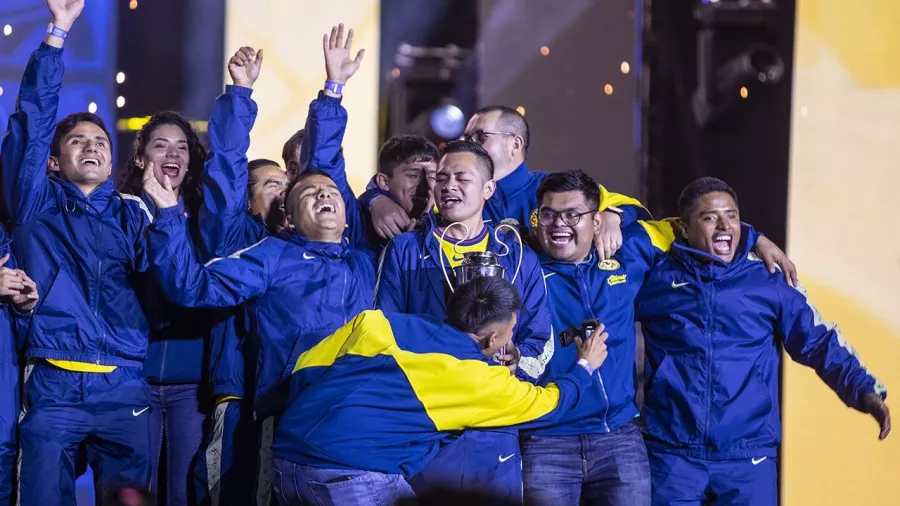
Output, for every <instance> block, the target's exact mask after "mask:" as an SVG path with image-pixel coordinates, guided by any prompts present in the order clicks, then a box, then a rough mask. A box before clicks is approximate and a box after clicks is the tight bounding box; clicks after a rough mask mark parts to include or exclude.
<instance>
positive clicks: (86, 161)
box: [78, 156, 100, 167]
mask: <svg viewBox="0 0 900 506" xmlns="http://www.w3.org/2000/svg"><path fill="white" fill-rule="evenodd" d="M78 163H79V164H81V165H90V166H93V167H100V159H99V158H97V157H93V156H86V157H84V158H82V159H81V160H78Z"/></svg>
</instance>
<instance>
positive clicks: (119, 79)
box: [116, 72, 125, 84]
mask: <svg viewBox="0 0 900 506" xmlns="http://www.w3.org/2000/svg"><path fill="white" fill-rule="evenodd" d="M116 82H117V83H119V84H122V83H124V82H125V72H119V73H118V74H116Z"/></svg>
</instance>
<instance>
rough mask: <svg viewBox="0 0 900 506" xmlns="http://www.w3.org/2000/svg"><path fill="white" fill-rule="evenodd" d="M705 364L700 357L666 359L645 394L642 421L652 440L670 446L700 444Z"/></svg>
mask: <svg viewBox="0 0 900 506" xmlns="http://www.w3.org/2000/svg"><path fill="white" fill-rule="evenodd" d="M706 379H707V371H706V364H705V362H704V361H703V359H702V357H688V356H677V355H666V356H665V357H664V358H663V360H662V362H661V363H660V365H659V367H658V368H657V370H656V372H655V374H654V375H653V379H652V381H651V383H650V389H649V390H648V391H647V399H646V403H645V407H644V418H645V421H646V425H647V433H648V434H649V435H650V436H651V438H652V439H656V440H659V441H661V442H663V443H667V444H669V445H672V446H678V447H683V446H697V445H702V444H703V428H704V426H705V424H706V414H707V409H708V408H707V400H706V384H707V382H706Z"/></svg>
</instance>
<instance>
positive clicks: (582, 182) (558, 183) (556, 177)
mask: <svg viewBox="0 0 900 506" xmlns="http://www.w3.org/2000/svg"><path fill="white" fill-rule="evenodd" d="M571 191H580V192H581V193H582V194H583V195H584V200H585V202H587V205H588V208H589V209H599V208H600V188H599V186H597V182H596V181H594V178H592V177H591V176H588V175H587V174H585V173H584V172H583V171H581V170H577V169H576V170H567V171H565V172H556V173H554V174H550V175H548V176H547V177H545V178H544V180H543V181H541V184H540V185H539V186H538V190H537V198H538V205H540V203H541V202H542V201H543V200H544V195H545V194H547V193H563V192H571Z"/></svg>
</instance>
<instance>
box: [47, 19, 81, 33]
mask: <svg viewBox="0 0 900 506" xmlns="http://www.w3.org/2000/svg"><path fill="white" fill-rule="evenodd" d="M50 24H51V25H53V26H55V27H57V28H60V29H62V30H65V31H66V32H68V31H69V30H71V29H72V25H73V24H75V20H74V19H55V18H51V19H50Z"/></svg>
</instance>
